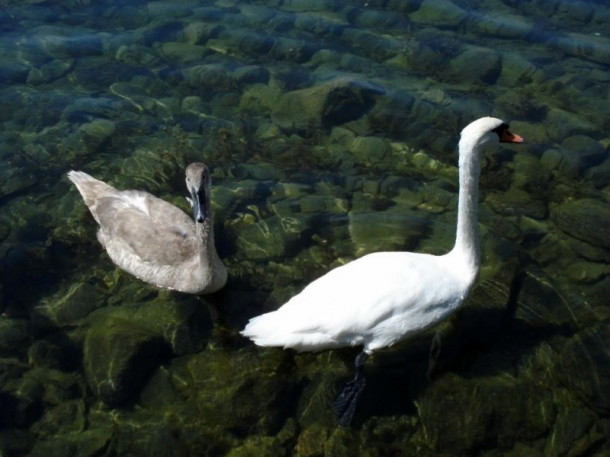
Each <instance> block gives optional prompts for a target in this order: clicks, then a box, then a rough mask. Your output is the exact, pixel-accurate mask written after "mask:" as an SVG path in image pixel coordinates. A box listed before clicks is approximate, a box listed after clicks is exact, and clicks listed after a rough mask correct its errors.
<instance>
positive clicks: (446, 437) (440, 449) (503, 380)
mask: <svg viewBox="0 0 610 457" xmlns="http://www.w3.org/2000/svg"><path fill="white" fill-rule="evenodd" d="M417 409H418V412H419V416H420V419H421V423H422V427H423V430H425V437H424V439H425V441H426V444H427V445H428V446H429V447H430V448H431V449H433V450H434V451H435V452H437V453H440V454H442V455H470V454H471V453H472V452H474V450H475V449H480V448H481V447H483V446H484V447H489V448H493V449H506V448H509V449H510V448H512V447H513V446H514V444H515V443H516V442H517V441H526V442H527V441H535V440H538V439H542V438H544V437H546V435H547V433H548V431H549V429H550V427H551V425H552V423H553V419H554V417H555V408H554V402H553V394H552V392H551V391H549V390H548V389H546V388H543V387H538V386H534V385H533V384H530V383H528V382H526V381H523V380H518V379H515V378H513V377H511V376H509V375H503V376H496V377H491V378H479V377H475V378H474V379H466V378H460V377H458V376H457V375H446V376H444V377H443V378H441V379H437V380H435V382H434V383H432V384H431V385H430V386H428V387H427V389H426V395H425V396H424V397H423V398H422V399H421V400H419V401H418V402H417Z"/></svg>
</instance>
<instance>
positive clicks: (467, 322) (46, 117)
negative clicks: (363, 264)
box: [0, 0, 610, 456]
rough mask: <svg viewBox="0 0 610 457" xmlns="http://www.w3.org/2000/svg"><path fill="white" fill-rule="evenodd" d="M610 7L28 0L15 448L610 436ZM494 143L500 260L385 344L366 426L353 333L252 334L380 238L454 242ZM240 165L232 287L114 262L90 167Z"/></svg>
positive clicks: (418, 443)
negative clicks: (474, 145)
mask: <svg viewBox="0 0 610 457" xmlns="http://www.w3.org/2000/svg"><path fill="white" fill-rule="evenodd" d="M609 20H610V8H608V6H607V5H606V4H605V3H604V2H601V1H593V0H589V1H583V2H571V1H567V0H565V1H561V0H548V1H546V0H545V1H542V0H539V1H536V0H534V1H530V2H512V1H500V0H489V1H484V2H478V1H477V2H475V1H469V0H453V1H450V0H409V1H392V0H390V1H383V2H382V1H371V2H345V1H335V0H320V1H313V2H312V1H309V0H307V1H305V0H287V1H283V2H274V1H252V2H237V1H217V2H204V1H201V2H196V1H193V0H184V1H178V2H176V1H171V2H170V1H153V2H144V1H142V2H139V1H123V2H91V1H87V0H81V1H76V0H64V1H61V0H58V1H36V0H30V1H26V2H11V1H4V2H2V9H1V10H0V31H1V33H0V101H1V104H2V107H3V109H2V110H0V120H1V122H2V124H1V127H0V135H1V138H2V141H1V142H0V162H1V163H0V177H1V179H0V205H1V208H2V211H1V213H0V240H2V245H1V248H0V249H1V251H0V271H1V274H2V281H1V283H0V311H1V312H2V316H1V317H0V365H1V369H0V453H1V454H2V455H17V456H19V455H34V456H35V455H83V456H94V455H127V454H129V455H147V456H156V455H178V454H179V455H231V456H237V455H269V456H278V455H302V456H319V455H389V454H416V453H417V455H435V456H438V455H447V456H453V455H480V456H491V455H514V456H517V455H519V456H521V455H531V456H537V455H541V456H542V455H557V456H559V455H598V454H599V455H605V453H608V452H610V442H609V441H608V439H607V437H608V436H610V430H609V429H608V428H609V426H608V420H607V419H608V413H609V412H610V383H609V381H608V380H609V379H610V373H609V372H608V370H609V368H608V367H610V363H609V362H610V351H609V350H608V345H607V342H608V341H610V326H609V325H608V322H609V318H610V311H609V308H608V305H607V295H608V292H609V291H610V278H609V272H610V266H609V264H608V259H609V258H610V257H609V250H610V241H609V240H610V233H609V230H610V229H609V228H608V227H610V210H609V206H608V182H609V177H610V172H609V170H610V161H609V160H608V147H609V145H610V138H609V137H608V125H609V122H610V111H609V110H608V101H609V93H608V87H609V85H608V83H609V78H610V77H609V74H610V72H609V71H608V66H609V64H610V42H609V38H608V35H607V34H608V32H607V24H608V21H609ZM488 114H491V115H494V116H497V117H500V118H503V119H505V120H507V121H511V127H512V128H513V130H515V131H517V132H519V133H520V134H522V136H524V137H525V138H526V140H527V144H526V145H524V146H523V147H522V148H521V149H516V148H511V149H502V150H500V151H498V152H497V153H494V154H492V155H491V156H489V157H486V159H485V162H484V165H483V171H482V177H481V208H480V216H479V220H480V228H481V234H482V249H483V271H482V274H481V278H480V280H479V283H478V286H477V287H476V288H475V290H474V291H473V293H472V295H471V297H470V298H469V300H468V302H467V304H466V306H465V307H464V308H463V309H462V310H461V311H460V312H459V313H458V315H457V316H455V317H454V318H452V319H451V320H449V321H448V322H446V323H445V324H443V325H442V326H441V327H440V328H439V329H437V330H438V331H439V332H440V334H441V336H442V346H441V352H440V356H439V358H438V359H437V360H436V361H435V364H434V365H433V366H432V370H431V372H430V376H429V377H427V376H426V373H427V371H428V370H429V368H430V366H429V358H428V350H429V347H430V341H431V337H432V335H433V333H428V334H426V335H422V337H421V338H419V339H417V340H415V341H411V342H409V343H406V344H404V345H401V346H400V347H397V348H395V349H392V350H388V351H384V352H380V353H379V354H376V355H375V357H374V358H373V359H372V360H371V364H370V365H369V366H367V377H368V379H369V384H368V385H367V388H366V391H365V394H364V396H363V399H362V403H361V404H360V405H359V409H358V411H357V412H356V417H355V424H354V426H353V428H352V429H349V430H344V429H340V428H337V427H336V421H335V418H334V417H333V416H332V412H331V411H330V408H329V402H330V401H331V399H332V398H333V396H334V390H335V387H336V386H335V383H340V382H342V381H343V380H344V379H346V378H347V377H348V376H349V375H350V369H351V367H350V365H351V360H352V357H353V355H354V354H353V353H352V351H336V352H326V353H321V354H300V355H296V354H294V353H292V352H288V351H282V350H280V349H268V350H261V349H259V348H255V347H253V346H252V345H251V344H250V343H249V342H247V341H245V340H244V339H242V338H241V337H239V336H238V334H237V332H238V331H239V330H240V329H241V328H243V325H244V323H245V322H246V321H247V319H249V318H250V317H252V316H254V315H257V314H259V313H261V312H263V311H268V310H272V309H275V308H277V307H278V306H279V305H281V304H282V303H283V302H284V301H285V300H286V299H287V298H289V297H290V296H291V295H292V294H294V293H296V292H298V291H299V290H300V289H301V288H302V287H303V286H304V285H305V284H306V283H307V282H308V281H310V280H312V279H313V278H315V277H317V276H318V275H320V274H322V273H324V272H325V271H328V269H330V268H332V267H333V266H336V265H340V264H342V263H344V262H346V261H349V260H351V259H353V258H355V257H358V256H361V255H363V254H364V253H367V252H371V251H378V250H407V249H408V250H416V251H420V252H430V253H435V254H439V253H443V252H446V251H447V250H448V249H449V248H450V247H451V245H452V241H453V239H454V234H455V211H456V197H457V168H456V166H457V157H456V144H457V137H458V133H459V131H460V130H461V128H462V127H463V126H465V125H466V124H468V123H469V122H470V121H471V120H473V119H475V118H477V117H480V116H482V115H488ZM198 160H204V161H206V162H207V163H208V164H209V165H210V166H211V168H212V169H213V180H214V189H213V192H214V195H213V197H214V198H213V200H214V205H215V215H216V216H215V217H216V221H215V222H216V231H217V244H218V249H219V252H220V254H221V256H222V257H223V260H224V261H225V264H226V265H227V266H228V268H229V274H230V279H229V283H228V285H227V287H226V288H225V289H224V290H223V291H222V292H220V293H218V294H215V295H214V296H211V297H205V298H198V297H192V296H185V295H182V294H177V293H170V292H167V291H160V290H157V289H155V288H153V287H149V286H146V285H145V284H143V283H141V282H140V281H138V280H136V279H135V278H133V277H131V276H129V275H127V274H124V273H122V272H120V271H119V270H117V269H116V268H115V267H114V266H113V265H112V263H111V262H110V260H109V259H108V258H107V256H106V255H105V253H104V252H103V250H102V248H101V246H99V244H98V243H97V241H96V239H95V230H96V229H95V226H94V222H93V220H92V219H91V217H90V215H89V214H88V212H87V210H86V208H85V206H84V205H83V204H82V201H81V200H80V198H79V196H78V195H77V193H76V192H75V191H74V189H71V188H70V186H69V183H68V181H67V179H66V178H65V173H66V172H67V171H68V170H70V169H83V170H85V171H87V172H88V173H91V174H92V175H94V176H96V177H98V178H100V179H104V180H107V181H109V182H111V183H112V184H113V185H115V186H116V187H118V188H139V189H143V190H147V191H149V192H152V193H154V194H155V195H157V196H159V197H161V198H164V199H166V200H168V201H170V202H172V203H173V204H176V205H178V206H181V207H182V208H184V209H185V210H186V209H187V208H188V206H187V203H186V202H185V200H184V198H183V195H182V194H183V187H184V185H183V173H184V171H183V170H184V167H185V165H186V164H188V163H189V162H191V161H198Z"/></svg>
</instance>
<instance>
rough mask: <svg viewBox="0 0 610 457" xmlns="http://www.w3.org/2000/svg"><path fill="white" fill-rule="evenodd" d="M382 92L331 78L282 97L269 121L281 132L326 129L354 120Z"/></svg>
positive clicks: (350, 80) (371, 86)
mask: <svg viewBox="0 0 610 457" xmlns="http://www.w3.org/2000/svg"><path fill="white" fill-rule="evenodd" d="M382 93H383V89H382V88H381V87H380V86H377V85H375V84H372V83H369V82H366V81H360V80H357V79H354V78H350V77H339V78H334V79H332V80H330V81H327V82H324V83H321V84H318V85H315V86H313V87H310V88H308V89H300V90H295V91H291V92H287V93H285V94H283V95H282V96H281V97H280V98H279V100H278V102H277V104H276V105H275V107H274V109H273V112H272V119H273V122H275V123H276V124H277V125H279V126H280V127H282V128H284V129H288V130H290V129H295V130H303V129H309V128H321V127H324V128H329V127H333V126H337V125H341V124H343V123H345V122H348V121H353V120H355V119H358V118H359V117H360V116H362V115H363V114H364V113H366V112H367V111H368V110H369V109H370V108H371V107H372V106H373V105H374V103H375V97H376V96H377V95H380V94H382Z"/></svg>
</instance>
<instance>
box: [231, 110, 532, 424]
mask: <svg viewBox="0 0 610 457" xmlns="http://www.w3.org/2000/svg"><path fill="white" fill-rule="evenodd" d="M499 141H501V142H512V143H519V142H522V141H523V139H522V138H521V137H519V136H518V135H513V134H512V133H510V131H509V130H508V125H507V124H505V123H504V122H503V121H501V120H500V119H495V118H491V117H484V118H481V119H478V120H476V121H474V122H472V123H471V124H469V125H468V126H467V127H466V128H464V130H463V131H462V134H461V140H460V144H459V149H460V151H459V154H460V157H459V181H460V190H459V198H458V220H457V234H456V242H455V246H454V248H453V249H452V250H451V251H450V252H449V253H447V254H445V255H441V256H434V255H428V254H420V253H412V252H379V253H374V254H369V255H366V256H364V257H362V258H360V259H357V260H354V261H352V262H350V263H348V264H346V265H343V266H340V267H338V268H336V269H334V270H332V271H330V272H328V273H327V274H325V275H324V276H322V277H320V278H318V279H316V280H315V281H313V282H312V283H311V284H309V285H308V286H307V287H305V289H303V291H302V292H301V293H300V294H298V295H296V296H294V297H293V298H291V299H290V300H289V301H288V302H287V303H286V304H285V305H283V306H282V307H280V308H279V309H278V310H277V311H273V312H270V313H267V314H263V315H261V316H258V317H254V318H252V319H251V320H250V322H249V323H248V325H247V326H246V327H245V329H244V330H243V331H242V334H243V335H244V336H246V337H248V338H250V339H252V341H254V342H255V343H256V344H257V345H259V346H280V347H284V348H294V349H296V350H299V351H320V350H324V349H334V348H339V347H345V346H362V348H363V352H362V353H361V355H359V356H358V358H357V359H356V377H355V378H354V380H353V381H351V382H350V383H348V385H347V386H346V389H344V391H343V392H342V393H341V395H340V396H339V399H338V400H337V402H336V403H335V411H336V412H337V414H339V416H340V423H341V424H342V425H347V424H349V422H350V421H351V418H352V415H353V412H354V408H355V404H356V401H357V399H358V397H359V395H360V393H361V391H362V389H363V387H364V377H363V371H362V368H363V365H364V362H365V360H366V358H367V356H368V355H370V354H371V353H372V352H373V351H376V350H378V349H381V348H384V347H388V346H391V345H393V344H395V343H397V342H398V341H401V340H404V339H405V338H408V337H410V336H412V335H414V334H416V333H419V332H422V331H424V330H426V329H428V328H430V327H432V326H433V325H436V324H438V323H439V322H441V321H442V320H443V319H445V318H447V317H448V316H449V315H450V314H451V313H453V312H454V311H455V310H456V309H457V308H458V307H459V306H460V305H461V304H462V303H463V302H464V300H465V298H466V297H467V296H468V293H469V292H470V289H471V288H472V286H473V285H474V283H475V281H476V278H477V276H478V272H479V263H480V260H479V259H480V253H479V240H478V230H477V200H478V180H479V174H480V152H481V150H482V148H483V147H484V146H485V145H488V144H490V145H494V144H497V143H498V142H499Z"/></svg>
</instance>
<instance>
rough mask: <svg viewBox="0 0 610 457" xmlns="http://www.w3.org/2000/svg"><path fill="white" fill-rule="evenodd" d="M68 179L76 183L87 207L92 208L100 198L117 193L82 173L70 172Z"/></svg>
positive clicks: (101, 182) (112, 188) (103, 183)
mask: <svg viewBox="0 0 610 457" xmlns="http://www.w3.org/2000/svg"><path fill="white" fill-rule="evenodd" d="M68 179H70V181H72V182H73V183H74V185H75V186H76V188H77V189H78V191H79V192H80V194H81V195H82V196H83V200H84V201H85V205H87V206H91V205H92V204H93V203H94V202H95V200H97V199H98V198H101V197H104V196H106V195H109V194H113V193H115V192H116V189H115V188H114V187H112V186H109V185H108V184H106V183H105V182H103V181H100V180H99V179H95V178H94V177H92V176H89V175H88V174H87V173H84V172H82V171H74V170H72V171H69V172H68Z"/></svg>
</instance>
